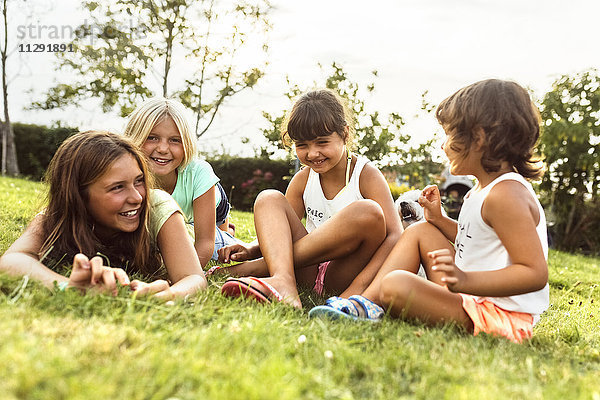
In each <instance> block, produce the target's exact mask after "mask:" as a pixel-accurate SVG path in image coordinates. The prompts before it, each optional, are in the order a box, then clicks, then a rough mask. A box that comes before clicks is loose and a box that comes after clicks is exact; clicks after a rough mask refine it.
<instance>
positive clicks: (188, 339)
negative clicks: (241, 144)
mask: <svg viewBox="0 0 600 400" xmlns="http://www.w3.org/2000/svg"><path fill="white" fill-rule="evenodd" d="M42 201H43V189H42V187H41V185H40V184H38V183H33V182H28V181H24V180H19V179H9V178H0V222H1V227H2V229H1V230H0V252H4V251H5V250H6V248H7V247H8V246H9V245H10V243H12V241H14V240H15V239H16V238H17V237H18V236H19V234H20V233H21V232H22V230H23V229H24V227H25V225H26V224H27V222H28V221H29V220H30V219H31V218H32V217H33V216H34V215H35V213H36V212H37V210H38V209H39V207H40V205H41V204H42V203H41V202H42ZM233 221H234V222H235V224H236V226H237V233H238V236H240V237H241V238H243V239H248V240H249V239H251V238H252V237H253V234H254V230H253V223H252V215H251V214H249V213H241V212H234V213H233ZM599 264H600V259H598V258H590V257H583V256H579V255H571V254H566V253H561V252H557V251H551V253H550V296H551V297H550V300H551V305H550V308H549V310H548V311H547V312H546V313H545V314H544V315H543V316H542V319H541V321H540V322H539V324H538V325H537V326H536V328H535V335H534V338H533V339H532V340H530V341H529V342H527V343H525V344H522V345H516V344H513V343H510V342H508V341H507V340H504V339H498V338H494V337H490V336H486V335H480V336H478V337H472V336H469V335H468V334H466V333H465V332H463V331H462V330H460V329H458V328H455V327H453V326H445V327H441V328H428V327H425V326H422V325H419V324H413V323H405V322H401V321H394V320H390V319H385V320H384V321H383V322H382V323H379V324H370V323H353V322H347V321H336V322H330V321H323V320H311V319H309V318H308V316H307V311H306V310H302V311H300V310H294V309H291V308H290V307H287V306H284V305H281V304H274V305H267V306H264V305H259V304H255V303H253V302H249V301H243V300H230V299H226V298H223V297H222V296H221V295H220V293H219V286H220V284H221V283H222V281H214V280H211V281H209V289H208V290H207V291H206V292H203V293H200V294H198V295H197V296H196V297H194V298H193V299H190V300H189V301H188V302H180V303H176V304H175V306H172V307H168V306H165V305H163V304H161V303H159V302H156V301H152V300H140V299H138V300H134V299H132V298H130V297H129V296H128V293H127V292H125V291H123V292H122V293H121V294H120V295H119V296H117V297H108V296H81V295H79V294H78V293H74V292H71V291H67V292H62V293H57V294H53V293H51V292H50V291H48V290H47V289H45V288H43V287H41V286H40V285H38V284H36V283H35V282H31V281H28V280H27V279H22V278H19V279H16V278H11V277H8V276H5V275H0V334H1V335H2V339H1V340H0V360H1V364H0V398H1V399H61V398H69V399H71V398H72V399H112V398H119V399H168V398H170V399H203V398H206V399H360V398H376V399H398V398H427V399H429V398H432V399H436V398H447V399H455V398H459V399H460V398H476V399H478V398H485V399H507V398H524V399H538V398H550V399H554V398H555V399H600V324H599V321H600V307H599V305H600V290H599V288H598V271H599ZM302 299H303V302H304V304H305V305H306V306H307V307H306V308H307V309H309V308H310V306H311V305H312V304H317V303H319V302H320V301H322V299H319V298H318V297H314V296H311V295H310V294H308V293H307V292H305V293H303V295H302Z"/></svg>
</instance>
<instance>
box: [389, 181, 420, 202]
mask: <svg viewBox="0 0 600 400" xmlns="http://www.w3.org/2000/svg"><path fill="white" fill-rule="evenodd" d="M388 186H389V187H390V192H392V197H393V198H394V201H395V200H396V199H397V198H398V197H400V195H401V194H402V193H404V192H408V191H409V190H412V189H414V188H410V187H408V185H406V184H404V183H403V184H401V185H396V184H395V183H388Z"/></svg>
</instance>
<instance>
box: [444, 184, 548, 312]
mask: <svg viewBox="0 0 600 400" xmlns="http://www.w3.org/2000/svg"><path fill="white" fill-rule="evenodd" d="M506 180H513V181H517V182H520V183H521V184H522V185H523V186H525V187H526V188H527V190H529V193H531V196H532V197H533V198H534V200H535V202H536V204H537V206H538V210H539V213H540V221H539V223H538V225H537V226H536V231H537V234H538V237H539V239H540V242H541V244H542V249H543V251H544V256H545V258H546V261H547V260H548V238H547V232H546V216H545V215H544V209H543V208H542V206H541V204H540V202H539V201H538V199H537V197H536V195H535V192H534V190H533V187H532V186H531V184H530V183H529V182H527V181H526V180H525V178H524V177H523V176H522V175H521V174H518V173H516V172H509V173H506V174H504V175H500V176H499V177H498V178H496V179H495V180H493V181H492V182H491V183H490V184H489V185H487V186H486V187H485V188H483V189H481V190H480V191H479V192H474V191H473V190H471V191H469V193H468V194H467V195H466V196H465V198H464V203H463V205H462V209H461V210H460V214H459V216H458V233H457V235H456V241H455V250H456V256H455V263H456V266H457V267H458V268H460V269H461V270H463V271H495V270H498V269H502V268H504V267H507V266H509V265H511V264H512V261H511V260H510V257H509V255H508V252H507V251H506V248H505V247H504V246H503V245H502V242H501V241H500V238H498V235H497V234H496V232H495V231H494V230H493V229H492V228H491V227H490V226H489V225H488V224H486V223H485V222H484V221H483V218H482V217H481V208H482V206H483V202H484V200H485V199H486V197H487V195H488V193H489V192H490V191H491V190H492V188H493V187H494V186H495V185H496V184H498V183H499V182H502V181H506ZM506 206H507V207H510V204H507V205H506ZM484 300H488V301H491V302H492V303H494V304H496V305H497V306H498V307H500V308H503V309H505V310H508V311H518V312H524V313H529V314H532V316H533V321H534V323H536V322H537V321H538V320H539V315H540V314H541V313H542V312H544V311H545V310H546V309H547V308H548V304H549V288H548V283H546V286H545V287H544V288H543V289H540V290H538V291H535V292H530V293H525V294H520V295H516V296H508V297H477V301H479V302H483V301H484Z"/></svg>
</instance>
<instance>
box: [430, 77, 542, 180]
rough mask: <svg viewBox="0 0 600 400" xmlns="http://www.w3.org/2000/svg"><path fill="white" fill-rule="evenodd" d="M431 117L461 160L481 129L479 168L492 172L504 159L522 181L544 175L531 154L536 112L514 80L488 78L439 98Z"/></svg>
mask: <svg viewBox="0 0 600 400" xmlns="http://www.w3.org/2000/svg"><path fill="white" fill-rule="evenodd" d="M436 117H437V119H438V121H439V123H440V124H442V126H443V127H444V130H445V131H446V132H447V133H448V146H450V148H451V149H452V150H453V151H456V152H458V153H459V154H460V155H461V156H463V157H465V156H466V154H467V152H468V151H469V149H470V148H471V144H472V143H473V142H474V141H475V140H476V138H477V134H476V131H478V130H479V129H483V131H484V136H485V137H484V143H483V156H482V158H481V165H482V166H483V168H484V170H485V171H487V172H496V171H498V170H499V169H500V165H501V163H502V162H503V161H508V162H509V163H510V164H511V165H512V166H513V168H515V169H516V170H517V172H519V173H520V174H521V175H523V176H524V177H526V178H530V179H531V178H539V177H540V176H541V175H542V174H543V169H542V166H541V165H540V160H539V158H538V157H536V156H534V152H535V146H536V143H537V140H538V139H539V136H540V114H539V111H538V109H537V108H536V107H535V105H534V104H533V102H532V101H531V98H530V97H529V94H528V93H527V91H526V90H525V89H524V88H522V87H521V86H519V85H518V84H517V83H515V82H509V81H503V80H499V79H488V80H484V81H480V82H476V83H474V84H472V85H469V86H467V87H464V88H462V89H460V90H459V91H457V92H456V93H454V94H453V95H452V96H450V97H448V98H446V99H445V100H443V101H442V102H441V103H440V105H439V106H438V108H437V111H436Z"/></svg>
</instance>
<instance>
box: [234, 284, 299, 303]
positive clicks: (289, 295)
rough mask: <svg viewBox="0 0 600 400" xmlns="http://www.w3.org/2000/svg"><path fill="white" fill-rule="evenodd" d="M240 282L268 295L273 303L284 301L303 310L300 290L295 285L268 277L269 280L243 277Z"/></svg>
mask: <svg viewBox="0 0 600 400" xmlns="http://www.w3.org/2000/svg"><path fill="white" fill-rule="evenodd" d="M238 281H242V282H245V283H246V284H248V285H249V286H253V287H255V288H257V289H259V290H260V291H261V293H264V294H265V295H268V297H269V299H270V300H272V301H282V302H283V303H285V304H288V305H290V306H292V307H296V308H299V309H301V308H302V302H301V301H300V297H299V296H298V289H297V288H296V285H295V284H291V285H290V283H289V282H286V281H285V280H283V279H278V278H273V277H268V278H260V279H258V278H254V277H243V278H239V279H238Z"/></svg>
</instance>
